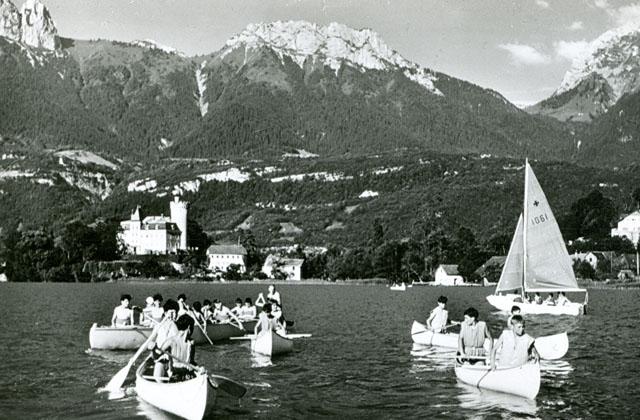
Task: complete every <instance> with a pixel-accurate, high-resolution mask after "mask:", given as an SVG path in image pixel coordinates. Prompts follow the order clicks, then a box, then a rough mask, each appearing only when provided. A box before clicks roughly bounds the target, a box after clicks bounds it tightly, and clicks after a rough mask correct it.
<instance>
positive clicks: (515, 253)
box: [496, 214, 524, 293]
mask: <svg viewBox="0 0 640 420" xmlns="http://www.w3.org/2000/svg"><path fill="white" fill-rule="evenodd" d="M523 255H524V241H523V237H522V214H520V217H519V218H518V225H517V226H516V231H515V233H514V234H513V240H512V241H511V246H510V247H509V254H508V255H507V259H506V260H505V262H504V267H503V268H502V273H501V274H500V280H499V281H498V285H497V286H496V293H498V292H505V291H513V290H516V289H521V288H522V275H523V260H522V257H523Z"/></svg>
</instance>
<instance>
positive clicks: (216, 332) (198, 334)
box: [191, 320, 258, 344]
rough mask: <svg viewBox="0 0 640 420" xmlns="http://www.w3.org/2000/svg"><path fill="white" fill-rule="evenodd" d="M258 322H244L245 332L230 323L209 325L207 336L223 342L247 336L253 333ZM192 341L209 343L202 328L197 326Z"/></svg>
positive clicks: (212, 339)
mask: <svg viewBox="0 0 640 420" xmlns="http://www.w3.org/2000/svg"><path fill="white" fill-rule="evenodd" d="M257 322H258V321H257V320H252V321H247V322H243V323H242V327H243V328H244V330H241V329H240V328H238V327H237V326H236V325H234V324H231V323H229V322H222V323H219V324H207V335H208V336H209V338H210V339H211V341H222V340H228V339H229V338H231V337H241V336H243V335H245V334H248V333H252V332H253V329H254V328H255V326H256V323H257ZM191 339H192V340H193V342H194V343H195V344H205V343H208V341H207V339H206V337H205V336H204V334H202V330H200V327H198V326H197V325H195V326H194V330H193V334H192V335H191Z"/></svg>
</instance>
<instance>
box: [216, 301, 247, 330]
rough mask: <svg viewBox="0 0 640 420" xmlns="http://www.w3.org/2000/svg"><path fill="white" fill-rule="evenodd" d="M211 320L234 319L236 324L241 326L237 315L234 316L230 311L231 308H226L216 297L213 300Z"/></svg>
mask: <svg viewBox="0 0 640 420" xmlns="http://www.w3.org/2000/svg"><path fill="white" fill-rule="evenodd" d="M212 316H213V320H214V321H215V322H230V321H232V320H233V321H235V322H236V324H237V325H238V326H239V327H240V328H242V322H240V320H239V319H238V317H237V316H235V315H234V314H233V312H231V310H230V309H229V308H227V307H226V306H224V305H223V304H222V302H220V301H219V300H218V299H214V301H213V314H212Z"/></svg>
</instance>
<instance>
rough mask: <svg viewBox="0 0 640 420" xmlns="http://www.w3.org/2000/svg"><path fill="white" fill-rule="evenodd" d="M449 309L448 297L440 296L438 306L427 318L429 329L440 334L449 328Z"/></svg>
mask: <svg viewBox="0 0 640 420" xmlns="http://www.w3.org/2000/svg"><path fill="white" fill-rule="evenodd" d="M446 307H447V297H446V296H440V297H439V298H438V306H436V307H435V308H433V310H432V311H431V313H430V314H429V318H427V328H428V329H430V330H431V331H433V332H436V333H439V332H442V331H443V330H444V328H445V327H446V326H447V320H448V319H449V312H448V311H447V309H446Z"/></svg>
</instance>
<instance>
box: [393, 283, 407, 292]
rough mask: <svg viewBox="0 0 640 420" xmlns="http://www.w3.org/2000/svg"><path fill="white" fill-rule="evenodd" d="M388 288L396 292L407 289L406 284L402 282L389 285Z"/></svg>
mask: <svg viewBox="0 0 640 420" xmlns="http://www.w3.org/2000/svg"><path fill="white" fill-rule="evenodd" d="M389 290H395V291H397V292H404V291H405V290H407V285H406V284H404V283H402V284H394V285H393V286H389Z"/></svg>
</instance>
